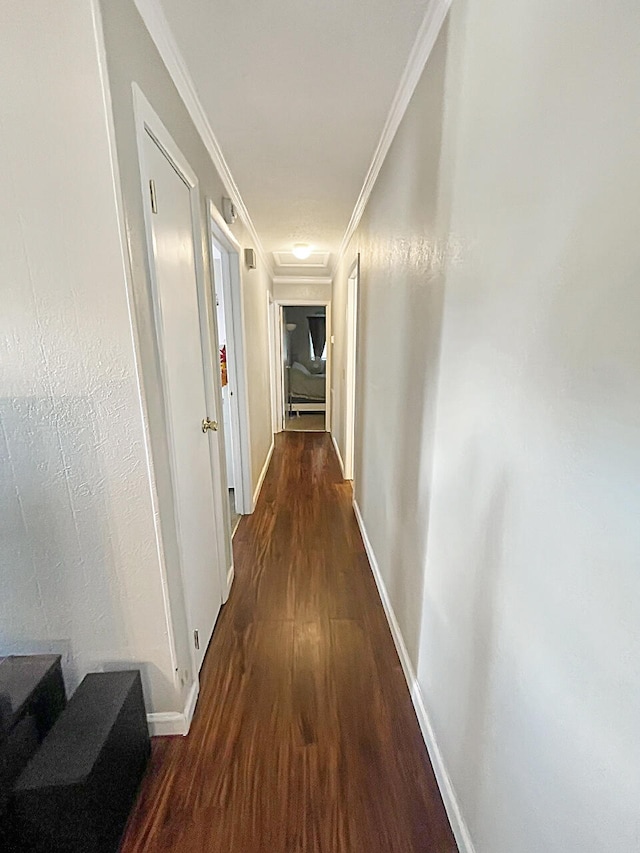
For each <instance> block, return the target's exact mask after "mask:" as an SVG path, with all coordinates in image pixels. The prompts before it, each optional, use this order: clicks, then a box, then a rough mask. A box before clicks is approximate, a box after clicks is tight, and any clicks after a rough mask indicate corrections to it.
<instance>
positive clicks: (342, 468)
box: [331, 433, 346, 480]
mask: <svg viewBox="0 0 640 853" xmlns="http://www.w3.org/2000/svg"><path fill="white" fill-rule="evenodd" d="M331 441H332V442H333V446H334V449H335V451H336V456H337V457H338V462H339V463H340V471H341V472H342V479H343V480H345V479H346V477H345V476H344V462H343V461H342V454H341V453H340V448H339V447H338V442H337V441H336V437H335V435H334V434H333V433H331Z"/></svg>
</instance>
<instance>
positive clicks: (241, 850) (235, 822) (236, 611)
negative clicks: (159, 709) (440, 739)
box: [122, 433, 457, 853]
mask: <svg viewBox="0 0 640 853" xmlns="http://www.w3.org/2000/svg"><path fill="white" fill-rule="evenodd" d="M234 553H235V567H236V579H235V582H234V585H233V590H232V592H231V597H230V599H229V601H228V603H227V604H226V605H225V606H224V607H223V609H222V612H221V614H220V617H219V620H218V624H217V626H216V629H215V632H214V636H213V640H212V642H211V646H210V648H209V651H208V653H207V657H206V659H205V662H204V666H203V670H202V673H201V693H200V699H199V701H198V707H197V709H196V715H195V718H194V722H193V725H192V728H191V733H190V734H189V736H188V737H186V738H161V739H155V740H154V750H153V759H152V765H151V768H150V772H149V773H148V775H147V778H146V781H145V783H144V785H143V790H142V792H141V796H140V799H139V802H138V806H137V809H136V811H135V812H134V814H133V815H132V819H131V821H130V824H129V828H128V832H127V834H126V837H125V840H124V843H123V847H122V853H143V851H144V853H161V852H162V853H165V851H175V853H178V852H179V853H214V851H225V853H262V851H265V853H266V852H267V851H268V853H290V851H291V853H321V851H323V853H401V851H402V853H410V851H415V853H418V851H420V853H454V851H455V850H456V849H457V848H456V846H455V843H454V840H453V837H452V834H451V830H450V828H449V825H448V822H447V817H446V814H445V811H444V808H443V805H442V802H441V799H440V795H439V792H438V788H437V786H436V782H435V779H434V776H433V772H432V770H431V766H430V764H429V760H428V757H427V753H426V750H425V747H424V743H423V741H422V739H421V736H420V731H419V728H418V723H417V721H416V718H415V715H414V712H413V708H412V705H411V701H410V698H409V694H408V691H407V687H406V683H405V680H404V677H403V674H402V670H401V668H400V663H399V661H398V657H397V655H396V652H395V648H394V645H393V641H392V638H391V635H390V632H389V628H388V626H387V623H386V620H385V616H384V612H383V610H382V606H381V604H380V600H379V598H378V595H377V591H376V587H375V583H374V580H373V577H372V575H371V571H370V568H369V565H368V563H367V558H366V555H365V552H364V548H363V545H362V540H361V538H360V534H359V532H358V528H357V525H356V521H355V518H354V515H353V510H352V508H351V488H350V486H349V485H348V484H347V483H345V482H343V481H342V480H341V478H340V472H339V467H338V462H337V459H336V457H335V455H334V451H333V448H332V445H331V439H330V437H329V436H328V435H326V434H320V433H283V434H280V435H279V436H278V437H277V442H276V449H275V452H274V457H273V461H272V463H271V466H270V469H269V472H268V475H267V478H266V480H265V483H264V486H263V489H262V494H261V496H260V500H259V502H258V506H257V508H256V511H255V512H254V514H253V515H251V516H245V517H243V519H242V521H241V522H240V526H239V528H238V531H237V533H236V536H235V539H234Z"/></svg>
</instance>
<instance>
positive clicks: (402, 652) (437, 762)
mask: <svg viewBox="0 0 640 853" xmlns="http://www.w3.org/2000/svg"><path fill="white" fill-rule="evenodd" d="M353 511H354V513H355V516H356V520H357V522H358V527H359V528H360V533H361V534H362V541H363V542H364V547H365V550H366V552H367V557H368V558H369V564H370V566H371V572H372V574H373V577H374V579H375V582H376V586H377V587H378V593H379V595H380V600H381V601H382V606H383V608H384V612H385V614H386V617H387V621H388V623H389V628H390V629H391V635H392V637H393V642H394V643H395V646H396V651H397V652H398V657H399V658H400V663H401V665H402V671H403V672H404V677H405V678H406V681H407V686H408V687H409V693H410V694H411V701H412V702H413V707H414V709H415V712H416V716H417V718H418V723H419V725H420V731H421V732H422V737H423V739H424V742H425V745H426V747H427V752H428V753H429V758H430V759H431V765H432V767H433V772H434V773H435V776H436V780H437V782H438V787H439V789H440V795H441V796H442V801H443V803H444V807H445V809H446V811H447V816H448V817H449V823H450V824H451V829H452V830H453V834H454V836H455V839H456V844H457V845H458V850H459V851H460V853H475V848H474V846H473V842H472V841H471V836H470V834H469V830H468V828H467V825H466V823H465V821H464V818H463V817H462V812H461V810H460V804H459V803H458V799H457V797H456V793H455V791H454V789H453V785H452V783H451V779H450V777H449V774H448V772H447V769H446V767H445V763H444V759H443V757H442V753H441V752H440V748H439V746H438V743H437V741H436V737H435V733H434V731H433V726H432V725H431V721H430V720H429V715H428V713H427V709H426V707H425V704H424V699H423V697H422V691H421V690H420V685H419V683H418V679H417V677H416V674H415V672H414V670H413V664H412V663H411V659H410V658H409V652H408V651H407V647H406V645H405V642H404V638H403V636H402V631H401V630H400V626H399V625H398V620H397V619H396V615H395V613H394V611H393V607H392V605H391V601H390V599H389V594H388V592H387V588H386V586H385V583H384V580H383V579H382V575H381V574H380V567H379V566H378V561H377V560H376V556H375V554H374V552H373V548H372V546H371V540H370V539H369V536H368V535H367V530H366V528H365V525H364V519H363V518H362V513H361V512H360V507H359V506H358V504H357V502H356V500H355V499H354V501H353Z"/></svg>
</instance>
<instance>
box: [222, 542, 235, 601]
mask: <svg viewBox="0 0 640 853" xmlns="http://www.w3.org/2000/svg"><path fill="white" fill-rule="evenodd" d="M236 526H237V525H236ZM235 576H236V570H235V567H234V565H233V563H231V565H230V566H229V571H228V572H227V595H226V598H225V601H227V600H228V598H229V595H230V593H231V587H232V585H233V579H234V577H235Z"/></svg>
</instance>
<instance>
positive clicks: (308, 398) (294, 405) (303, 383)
mask: <svg viewBox="0 0 640 853" xmlns="http://www.w3.org/2000/svg"><path fill="white" fill-rule="evenodd" d="M325 369H326V367H325V363H324V362H323V364H322V373H312V372H311V370H309V368H308V367H307V366H306V365H304V364H301V363H300V362H297V361H294V363H293V364H292V365H291V367H290V368H289V369H288V371H287V373H288V375H289V388H288V393H287V401H288V407H289V414H292V413H293V412H297V413H299V412H324V411H326V408H327V403H326V388H327V374H326V373H325Z"/></svg>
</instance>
